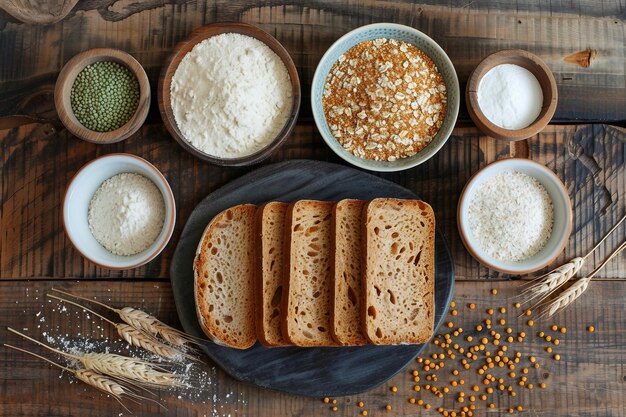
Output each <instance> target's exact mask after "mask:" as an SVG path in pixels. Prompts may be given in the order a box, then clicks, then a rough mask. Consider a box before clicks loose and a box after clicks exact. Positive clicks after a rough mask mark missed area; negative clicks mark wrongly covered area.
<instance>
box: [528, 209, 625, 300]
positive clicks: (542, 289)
mask: <svg viewBox="0 0 626 417" xmlns="http://www.w3.org/2000/svg"><path fill="white" fill-rule="evenodd" d="M624 220H626V214H625V215H624V216H623V217H622V218H621V219H620V221H618V222H617V223H616V224H615V225H614V226H613V227H612V228H611V230H609V231H608V232H607V233H606V234H605V235H604V237H603V238H602V239H600V241H599V242H598V243H597V244H596V245H595V246H594V247H593V248H592V249H591V250H590V251H589V252H588V253H587V254H586V255H585V256H583V257H577V258H574V259H572V260H570V261H569V262H568V263H566V264H564V265H561V266H559V267H558V268H556V269H554V270H552V271H550V272H548V273H547V274H544V275H542V276H540V277H538V278H535V279H534V280H532V281H531V286H530V287H528V288H526V289H525V290H524V291H523V292H522V293H521V294H520V296H528V299H527V300H525V301H524V302H531V301H532V300H534V299H536V298H539V300H538V301H537V302H536V303H535V305H533V307H531V309H534V308H536V307H537V306H538V305H539V304H540V303H541V302H542V301H543V300H545V299H546V298H548V297H549V296H550V295H552V294H553V293H554V292H555V291H556V290H558V289H559V288H561V287H562V286H563V285H565V283H566V282H568V281H569V280H570V279H571V278H572V277H574V276H575V275H576V273H578V271H580V269H581V268H582V267H583V265H584V264H585V261H586V260H587V258H588V257H589V256H591V254H593V253H594V252H595V250H596V249H598V248H599V247H600V245H601V244H602V243H603V242H604V241H605V240H606V239H607V238H608V237H609V236H610V235H611V233H613V231H614V230H615V229H617V228H618V227H619V225H620V224H622V222H623V221H624Z"/></svg>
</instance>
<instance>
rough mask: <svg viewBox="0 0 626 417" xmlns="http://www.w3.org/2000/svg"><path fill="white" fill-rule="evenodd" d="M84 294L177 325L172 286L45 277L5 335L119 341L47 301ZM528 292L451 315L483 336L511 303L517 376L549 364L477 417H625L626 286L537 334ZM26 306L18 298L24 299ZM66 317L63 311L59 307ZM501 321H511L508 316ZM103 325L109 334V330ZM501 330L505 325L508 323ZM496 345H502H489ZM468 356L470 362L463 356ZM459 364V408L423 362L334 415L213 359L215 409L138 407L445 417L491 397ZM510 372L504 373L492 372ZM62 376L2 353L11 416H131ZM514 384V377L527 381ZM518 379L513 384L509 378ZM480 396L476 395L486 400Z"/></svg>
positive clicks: (444, 378) (462, 301)
mask: <svg viewBox="0 0 626 417" xmlns="http://www.w3.org/2000/svg"><path fill="white" fill-rule="evenodd" d="M53 285H54V286H55V287H59V288H61V289H64V290H68V291H71V292H75V293H77V294H79V295H83V296H88V297H93V296H97V297H98V298H99V299H101V300H105V301H106V302H110V303H113V304H114V305H116V306H126V305H130V306H133V307H138V308H142V309H145V310H146V311H149V312H151V313H153V314H155V315H156V316H158V317H160V318H162V319H163V320H164V321H165V322H167V323H170V324H173V325H177V320H176V314H175V311H174V304H173V300H172V294H171V290H170V287H169V284H167V283H164V282H148V281H144V282H133V283H128V282H111V281H109V282H103V281H82V282H79V283H70V282H67V281H66V282H58V281H57V282H54V281H49V282H43V281H34V282H29V283H26V282H24V283H21V284H20V285H15V282H6V281H5V282H0V294H1V296H0V310H1V311H3V313H4V314H3V315H2V317H1V318H0V340H1V341H2V342H3V343H10V344H14V345H17V346H20V347H26V348H30V349H33V350H34V351H36V352H39V353H41V352H42V350H41V349H39V348H37V347H33V345H32V344H30V343H28V342H25V341H23V340H20V339H19V338H18V337H17V336H15V335H13V334H10V333H9V332H8V331H6V329H5V328H6V326H12V327H14V328H16V329H18V330H21V331H24V332H26V333H28V334H29V335H32V336H34V337H36V338H38V339H43V338H44V336H43V332H46V334H48V335H59V334H61V335H65V334H66V333H67V334H68V335H69V336H68V338H75V339H74V340H77V339H78V338H79V337H80V336H79V335H78V332H80V334H81V336H82V337H88V338H92V339H94V338H100V337H101V336H104V337H112V338H114V339H115V336H114V332H113V331H112V330H111V328H110V326H108V325H106V324H105V323H101V322H99V321H96V322H93V321H92V320H89V319H87V318H86V316H85V315H84V314H82V313H81V312H79V311H78V310H76V309H70V308H69V307H68V309H67V311H65V312H62V311H60V310H59V305H58V304H56V302H52V303H48V302H46V301H44V299H43V297H44V293H45V291H46V290H47V289H49V288H50V287H51V286H53ZM491 288H496V289H497V290H498V294H497V295H496V296H493V295H491V294H490V292H489V290H490V289H491ZM518 293H519V286H518V284H517V283H513V282H499V283H487V282H461V283H458V285H457V288H456V294H457V295H456V303H457V307H456V309H457V310H458V316H456V317H452V316H449V318H450V319H451V320H453V321H454V323H455V327H457V326H460V327H462V328H464V329H465V333H464V336H467V335H473V336H474V337H477V334H475V332H474V331H473V330H472V329H473V328H474V326H475V325H476V324H478V323H479V322H480V321H481V320H483V319H485V318H486V314H485V309H486V308H489V307H491V308H496V309H497V308H498V307H500V306H506V307H507V309H508V312H507V313H506V314H504V315H502V316H503V317H504V318H505V319H506V320H507V325H508V326H510V327H511V328H512V329H513V330H514V332H515V333H514V334H515V335H517V333H518V332H520V331H525V332H526V333H527V337H526V339H525V342H524V343H507V344H508V345H509V346H510V347H509V351H510V355H512V354H513V352H516V351H519V352H520V353H522V359H521V361H520V364H519V365H518V369H517V370H516V371H517V373H518V374H519V375H520V376H521V375H522V372H521V368H522V367H529V366H530V364H529V362H528V356H530V355H533V356H536V357H537V359H538V362H539V363H540V365H541V367H540V368H539V369H533V368H532V367H531V368H530V369H529V373H528V374H527V377H528V382H532V383H533V384H534V385H535V388H534V389H532V390H529V389H523V388H521V387H519V386H517V385H516V384H515V383H513V385H514V386H515V390H516V391H517V396H516V397H509V396H508V395H499V394H494V395H490V396H489V400H488V401H487V402H494V404H495V407H496V408H495V409H494V410H493V411H490V412H487V410H486V402H485V401H480V400H477V401H476V404H477V411H478V413H477V414H475V415H490V416H491V415H495V416H497V415H505V414H506V410H507V408H508V407H515V406H517V405H518V404H520V405H522V406H523V407H524V410H525V411H524V412H522V413H517V415H521V416H537V415H540V416H543V415H545V416H555V417H560V416H563V417H566V416H589V417H596V416H598V417H600V416H603V417H605V416H611V417H623V416H624V415H626V414H625V410H624V403H623V385H624V377H625V374H624V369H623V366H620V364H623V363H625V362H626V353H625V352H626V351H625V350H624V346H626V327H625V326H626V316H625V315H624V314H625V311H624V309H623V283H622V282H620V281H598V282H593V283H592V285H591V287H590V288H589V290H588V291H587V292H586V293H585V295H584V296H583V297H581V299H579V300H578V301H577V302H576V303H574V304H573V305H572V306H571V307H570V308H568V309H567V310H565V311H564V312H563V313H560V314H559V315H558V316H557V317H556V318H555V319H554V321H546V322H540V323H537V324H535V326H534V327H533V328H529V327H528V326H527V325H525V322H526V320H525V319H517V318H516V316H517V312H518V310H516V309H515V308H513V307H512V303H514V302H515V301H516V299H514V298H513V297H514V296H515V295H516V294H518ZM16 301H17V302H16ZM469 302H473V303H476V305H477V308H476V309H475V310H469V309H468V308H467V304H468V303H469ZM53 310H56V311H53ZM497 317H498V318H499V317H500V314H499V313H498V315H497ZM553 323H555V324H557V325H559V326H566V327H567V333H566V334H560V333H558V334H555V333H553V332H550V331H549V329H548V328H549V325H551V324H553ZM588 325H594V326H595V328H596V331H595V332H594V333H588V332H586V331H585V328H586V326H588ZM97 326H100V327H102V329H98V328H97ZM498 327H500V326H498ZM539 330H543V331H547V332H548V333H549V334H551V335H553V336H554V337H558V338H559V339H560V342H561V343H560V345H559V346H554V345H553V348H554V352H555V353H559V354H560V355H561V361H560V362H556V361H554V360H552V359H550V354H548V353H546V352H545V351H544V347H546V346H547V345H548V344H547V343H546V342H545V341H543V340H542V339H540V338H538V337H536V336H535V335H534V334H535V332H536V331H539ZM455 342H457V343H459V344H460V345H461V346H464V347H466V348H467V346H468V345H469V343H468V342H466V341H464V340H461V338H456V339H455ZM488 348H489V349H492V348H493V347H492V346H490V347H488ZM439 352H441V349H440V348H437V347H436V346H434V345H432V344H431V345H430V346H429V348H428V350H427V351H426V352H425V353H424V354H423V357H425V358H427V357H430V355H431V354H433V353H439ZM459 356H460V355H459ZM459 356H457V359H456V360H455V361H452V360H450V359H447V360H446V361H445V362H446V366H445V367H444V368H443V369H442V370H440V371H437V372H436V373H437V375H438V376H439V378H438V382H437V386H439V387H441V388H443V386H444V384H445V385H447V382H449V381H451V380H452V379H457V380H458V379H459V378H462V379H464V381H465V384H464V385H463V386H461V387H460V388H462V389H463V391H465V393H466V402H465V403H464V404H459V403H455V401H454V398H456V397H457V396H456V395H454V396H451V395H447V396H446V397H445V398H444V399H443V400H440V399H438V398H436V397H435V396H434V395H432V394H430V393H428V392H427V390H425V389H424V388H423V385H425V384H427V383H429V381H427V380H426V378H425V376H426V373H425V372H424V371H423V370H422V369H421V368H420V369H419V371H420V375H421V381H420V382H419V384H420V385H421V386H422V389H421V391H420V392H415V391H414V390H413V386H414V385H415V382H414V381H413V377H412V376H411V375H410V372H411V371H412V370H413V369H417V364H416V363H413V365H409V366H408V367H407V368H406V369H405V371H404V372H401V373H400V374H398V375H397V376H395V377H394V378H393V379H392V380H391V381H389V382H388V383H387V384H385V385H384V386H381V387H378V388H375V389H373V390H371V391H369V392H367V393H365V394H362V395H358V396H349V397H343V398H337V404H336V406H337V407H338V411H337V412H332V411H331V410H330V406H331V405H332V404H325V403H323V402H322V401H321V399H318V398H305V397H297V396H291V395H287V394H280V393H276V392H272V391H268V390H264V389H261V388H257V387H254V386H252V385H250V384H247V383H243V382H238V381H236V380H234V379H232V378H230V377H228V376H227V375H225V374H224V372H223V371H221V370H220V369H219V368H216V367H214V366H213V364H211V363H210V362H209V363H207V364H206V365H205V366H203V369H204V370H205V371H206V372H207V374H208V376H209V377H210V379H211V383H210V384H207V385H206V387H205V388H206V392H205V394H204V397H203V398H205V399H206V401H205V403H201V402H198V401H197V400H194V401H190V400H187V399H184V398H182V399H178V398H176V394H174V395H172V394H168V393H164V392H161V393H160V394H159V396H160V397H161V398H162V399H163V400H164V402H165V405H166V406H167V408H168V410H167V411H159V409H158V408H157V407H156V406H152V405H143V406H134V405H131V409H132V411H133V412H134V413H135V415H137V416H148V415H151V416H152V415H157V414H158V415H164V416H179V417H186V416H205V415H206V416H211V417H222V416H224V417H226V416H229V415H230V416H233V417H234V416H252V417H265V416H267V417H270V416H285V417H288V416H294V417H295V416H312V415H315V416H322V417H324V416H327V417H333V416H356V415H359V414H358V412H359V408H358V407H357V405H356V403H357V402H358V401H363V402H364V403H365V407H364V409H367V410H368V412H369V415H370V416H372V417H374V416H391V415H393V416H418V415H428V416H435V415H439V414H438V413H436V412H435V409H436V408H437V407H439V406H440V405H442V404H443V406H444V407H446V409H449V410H454V409H456V410H457V411H458V408H459V407H460V406H462V405H468V397H469V395H473V394H475V393H474V392H472V391H471V387H472V386H473V385H475V384H476V385H478V386H479V387H480V390H481V391H480V392H479V393H478V394H482V393H483V392H484V385H483V384H482V382H481V380H482V377H480V376H479V375H478V374H477V373H476V370H475V366H476V365H473V366H472V368H471V369H470V370H463V371H462V372H461V373H460V375H459V376H458V377H452V375H451V374H450V372H451V371H452V369H454V368H456V369H459V368H461V365H460V364H459V363H458V362H460V357H459ZM490 372H493V373H494V374H495V375H500V374H501V373H502V374H503V372H502V369H496V370H495V371H492V370H490ZM59 375H60V372H59V371H58V370H56V369H52V368H51V367H50V366H49V365H46V364H44V363H42V362H41V361H40V360H37V359H35V358H31V357H28V356H26V355H24V354H22V353H20V352H15V351H11V350H9V349H6V348H4V347H0V398H2V404H3V405H2V407H0V416H6V417H15V416H40V415H52V416H69V415H80V416H82V417H94V416H111V415H120V413H123V415H127V414H125V413H124V410H123V409H121V407H120V406H119V405H118V404H117V403H116V402H115V401H114V400H112V399H110V398H106V397H105V396H103V395H101V394H99V393H97V392H94V391H93V390H92V389H91V388H88V387H85V386H84V385H82V384H70V383H69V379H70V378H69V377H68V376H67V375H63V376H62V377H61V378H59ZM518 378H519V376H518V377H517V378H515V380H517V379H518ZM508 381H509V379H508V377H507V382H506V384H507V385H508V384H510V383H511V382H508ZM540 382H545V383H546V384H547V388H546V389H539V388H538V384H539V383H540ZM391 386H396V387H398V392H397V393H395V394H394V393H391V392H390V387H391ZM450 388H451V393H457V392H458V391H459V389H458V388H459V387H457V388H453V387H450ZM478 394H476V395H478ZM411 397H414V398H416V399H420V398H421V399H423V400H424V401H426V402H427V403H429V404H431V405H432V409H431V410H430V412H426V411H425V410H424V409H423V407H419V406H417V405H414V404H410V403H409V402H408V401H407V400H408V399H409V398H411ZM386 404H390V405H391V406H392V409H393V412H386V411H385V410H384V409H383V407H384V406H385V405H386Z"/></svg>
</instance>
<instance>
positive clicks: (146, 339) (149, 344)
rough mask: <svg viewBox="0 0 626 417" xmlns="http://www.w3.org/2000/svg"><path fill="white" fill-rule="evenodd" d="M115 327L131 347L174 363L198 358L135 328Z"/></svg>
mask: <svg viewBox="0 0 626 417" xmlns="http://www.w3.org/2000/svg"><path fill="white" fill-rule="evenodd" d="M115 327H116V329H117V333H118V334H119V335H120V336H121V337H122V338H123V339H124V340H126V342H128V344H130V345H133V346H137V347H140V348H142V349H145V350H147V351H150V352H152V353H155V354H157V355H159V356H161V357H163V358H166V359H169V360H172V361H179V360H180V359H181V358H187V359H192V360H196V358H194V357H192V356H190V355H187V354H185V353H184V352H181V351H179V350H177V349H174V348H173V347H171V346H168V345H166V344H165V343H162V342H159V341H158V340H156V339H154V338H153V337H152V336H150V335H148V334H147V333H145V332H143V331H141V330H139V329H136V328H134V327H133V326H130V325H128V324H122V323H116V324H115Z"/></svg>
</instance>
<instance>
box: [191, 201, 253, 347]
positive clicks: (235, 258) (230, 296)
mask: <svg viewBox="0 0 626 417" xmlns="http://www.w3.org/2000/svg"><path fill="white" fill-rule="evenodd" d="M255 216H256V206H254V205H252V204H242V205H239V206H235V207H232V208H230V209H227V210H224V211H223V212H221V213H220V214H218V215H217V216H215V217H214V218H213V220H211V222H210V223H209V225H208V226H207V227H206V229H205V231H204V234H203V235H202V239H200V244H199V245H198V249H197V251H196V258H195V260H194V264H193V269H194V277H195V298H196V313H197V315H198V321H199V323H200V327H201V328H202V330H203V331H204V333H205V334H206V335H207V336H208V337H209V338H210V339H212V340H213V341H214V342H215V343H218V344H222V345H226V346H230V347H233V348H237V349H247V348H249V347H251V346H252V345H254V343H255V341H256V330H255V317H254V304H255V299H254V274H255V273H254V269H255V268H256V263H255V256H256V254H255V250H256V249H255V248H256V242H255V235H256V233H255V227H256V224H255Z"/></svg>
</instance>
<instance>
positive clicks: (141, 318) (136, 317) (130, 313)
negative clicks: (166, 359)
mask: <svg viewBox="0 0 626 417" xmlns="http://www.w3.org/2000/svg"><path fill="white" fill-rule="evenodd" d="M51 290H52V291H55V292H58V293H61V294H65V295H68V296H70V297H74V298H78V299H79V300H83V301H87V302H90V303H95V304H97V305H99V306H101V307H104V308H106V309H108V310H110V311H113V312H115V313H117V314H118V315H119V316H120V318H121V319H122V321H124V322H125V323H126V324H130V325H131V326H133V327H134V328H136V329H139V330H143V331H144V332H146V333H149V334H151V335H153V336H160V337H161V338H162V339H163V340H165V341H167V342H169V343H171V344H172V345H174V346H178V347H182V346H184V345H185V344H187V343H198V340H200V339H195V338H194V337H192V336H190V335H188V334H186V333H184V332H182V331H180V330H178V329H175V328H173V327H171V326H169V325H167V324H165V323H163V322H162V321H160V320H159V319H157V318H156V317H154V316H152V315H150V314H148V313H146V312H145V311H142V310H139V309H136V308H132V307H123V308H120V309H118V308H114V307H111V306H109V305H107V304H105V303H103V302H100V301H97V300H93V299H90V298H86V297H81V296H79V295H75V294H71V293H68V292H65V291H61V290H58V289H56V288H51Z"/></svg>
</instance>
